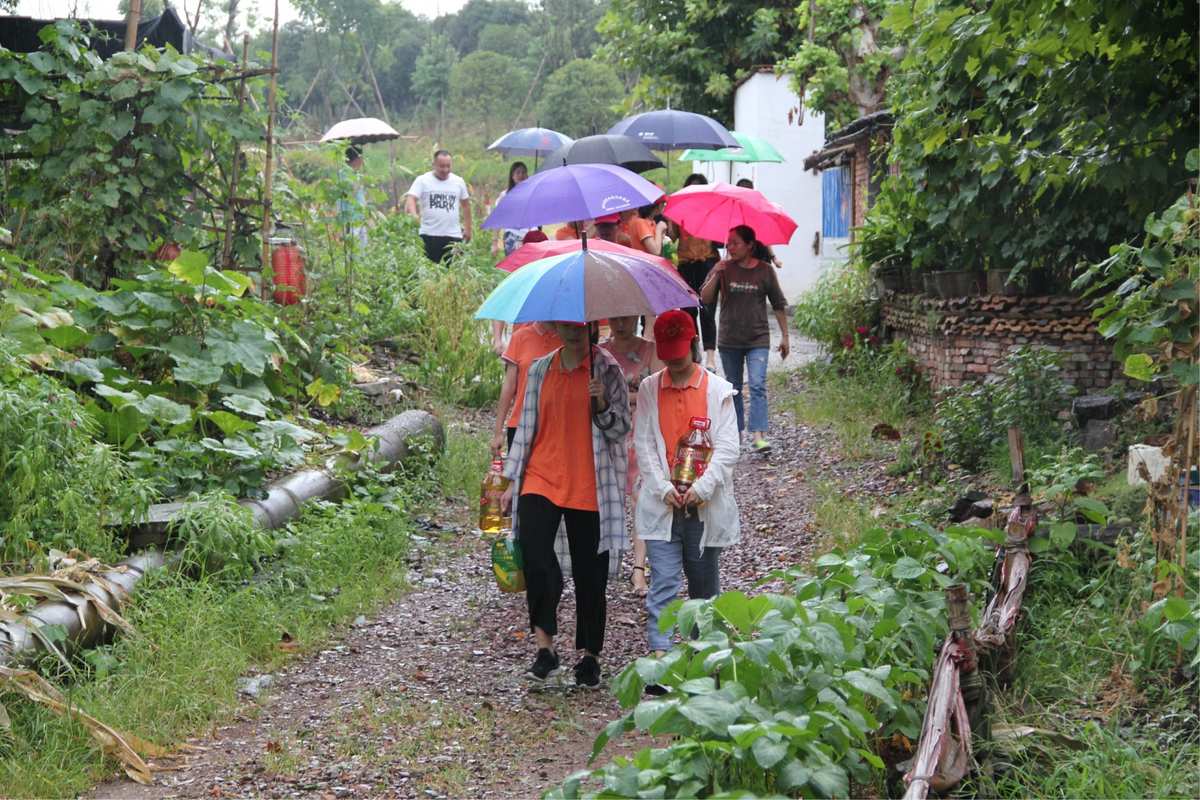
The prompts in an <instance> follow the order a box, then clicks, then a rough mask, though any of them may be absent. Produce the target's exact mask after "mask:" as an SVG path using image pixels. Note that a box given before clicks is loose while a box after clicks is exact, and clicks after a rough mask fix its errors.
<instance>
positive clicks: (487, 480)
mask: <svg viewBox="0 0 1200 800" xmlns="http://www.w3.org/2000/svg"><path fill="white" fill-rule="evenodd" d="M503 469H504V462H503V461H501V460H500V459H496V460H495V461H493V462H492V466H491V468H490V469H489V470H488V473H487V475H486V476H484V479H483V485H482V486H480V487H479V530H480V531H482V532H483V534H484V535H485V536H499V535H500V534H501V533H506V532H508V531H511V530H512V516H511V515H507V514H505V513H504V512H503V510H502V509H501V506H500V498H501V497H503V496H504V490H505V489H507V488H508V478H506V477H504V475H503V473H502V470H503Z"/></svg>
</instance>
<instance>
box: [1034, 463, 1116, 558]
mask: <svg viewBox="0 0 1200 800" xmlns="http://www.w3.org/2000/svg"><path fill="white" fill-rule="evenodd" d="M1028 477H1029V485H1030V486H1031V487H1033V490H1034V491H1035V492H1036V493H1037V495H1038V496H1039V497H1040V498H1041V499H1043V500H1048V501H1050V502H1051V503H1053V504H1054V507H1055V509H1056V511H1057V516H1058V518H1059V519H1061V520H1069V521H1070V522H1074V521H1075V520H1076V519H1077V518H1080V517H1082V518H1083V519H1086V520H1088V521H1089V522H1094V523H1102V522H1104V521H1105V520H1106V519H1107V517H1108V508H1107V507H1105V505H1104V503H1102V502H1100V501H1099V500H1097V499H1095V498H1092V497H1089V496H1088V495H1089V494H1090V488H1092V487H1094V486H1095V484H1096V482H1097V481H1099V480H1101V479H1102V478H1103V477H1104V467H1103V466H1102V465H1101V463H1100V456H1098V455H1097V454H1095V453H1088V452H1086V451H1085V450H1084V449H1083V448H1081V447H1066V446H1064V447H1063V448H1062V449H1061V450H1059V451H1058V453H1057V454H1054V455H1049V456H1045V457H1043V458H1042V459H1041V462H1040V463H1039V464H1038V465H1037V466H1036V467H1035V468H1033V469H1031V470H1030V471H1029V475H1028ZM1071 535H1072V536H1074V531H1072V534H1071ZM1051 536H1052V537H1053V531H1051Z"/></svg>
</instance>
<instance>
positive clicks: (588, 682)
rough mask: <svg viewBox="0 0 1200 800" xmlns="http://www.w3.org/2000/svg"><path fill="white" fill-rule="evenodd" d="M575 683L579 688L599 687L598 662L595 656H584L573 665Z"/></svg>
mask: <svg viewBox="0 0 1200 800" xmlns="http://www.w3.org/2000/svg"><path fill="white" fill-rule="evenodd" d="M575 685H576V686H578V687H579V688H580V689H598V688H600V662H599V661H597V660H596V657H595V656H584V657H583V658H581V659H579V663H578V664H576V665H575Z"/></svg>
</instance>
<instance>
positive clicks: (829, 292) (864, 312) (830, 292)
mask: <svg viewBox="0 0 1200 800" xmlns="http://www.w3.org/2000/svg"><path fill="white" fill-rule="evenodd" d="M870 288H871V283H870V278H869V277H868V275H867V270H866V269H865V268H864V267H863V266H862V265H861V264H860V263H859V262H858V261H857V260H851V261H847V262H844V263H841V264H835V265H834V266H831V267H829V268H828V269H827V270H825V271H824V272H823V273H821V276H820V277H819V278H817V282H816V283H815V284H813V286H812V287H811V288H809V289H807V290H805V292H804V293H803V294H802V295H800V299H799V300H797V301H796V304H795V310H794V312H793V319H794V320H795V325H796V329H797V330H798V331H800V333H802V334H804V335H805V336H807V337H808V338H809V339H814V340H816V341H817V342H820V343H821V344H822V345H824V346H825V347H826V349H828V350H830V351H831V352H837V350H838V349H840V348H841V347H842V344H843V341H844V339H845V337H846V336H851V337H853V336H854V334H855V331H856V329H857V328H861V327H871V326H872V325H873V324H874V322H875V318H876V316H877V314H878V308H877V306H876V304H875V303H873V302H872V301H871V298H870V297H869V296H868V295H869V291H870Z"/></svg>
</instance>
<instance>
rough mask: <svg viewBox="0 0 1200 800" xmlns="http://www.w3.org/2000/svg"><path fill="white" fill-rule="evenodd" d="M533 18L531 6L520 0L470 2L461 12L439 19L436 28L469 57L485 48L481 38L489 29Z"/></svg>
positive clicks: (476, 0) (472, 0)
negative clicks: (531, 16) (469, 54)
mask: <svg viewBox="0 0 1200 800" xmlns="http://www.w3.org/2000/svg"><path fill="white" fill-rule="evenodd" d="M529 17H530V13H529V6H528V5H526V4H525V3H523V2H521V1H520V0H467V3H466V5H464V6H463V7H462V8H460V9H459V10H458V13H456V14H447V15H446V16H444V17H439V18H438V19H437V20H436V21H435V22H434V28H435V29H437V30H438V31H439V32H440V33H444V34H445V35H446V37H447V38H448V39H449V40H450V42H451V43H452V44H453V45H454V48H455V49H456V50H458V52H460V53H462V54H464V55H466V54H468V53H473V52H475V51H477V50H482V49H484V48H482V47H481V46H480V41H479V39H480V36H481V35H482V34H483V32H484V31H485V30H487V28H488V27H489V26H492V25H501V26H515V25H523V24H524V23H526V22H528V21H529Z"/></svg>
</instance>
